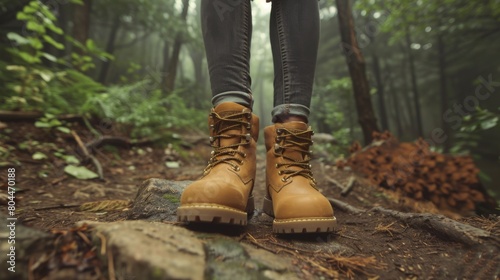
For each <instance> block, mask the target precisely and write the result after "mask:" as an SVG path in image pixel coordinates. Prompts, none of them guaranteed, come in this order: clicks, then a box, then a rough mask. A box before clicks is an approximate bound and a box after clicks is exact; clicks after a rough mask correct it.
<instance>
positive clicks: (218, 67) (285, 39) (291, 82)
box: [201, 0, 319, 122]
mask: <svg viewBox="0 0 500 280" xmlns="http://www.w3.org/2000/svg"><path fill="white" fill-rule="evenodd" d="M259 1H263V0H259ZM201 23H202V31H203V39H204V42H205V50H206V54H207V61H208V70H209V74H210V82H211V88H212V95H213V99H212V103H213V105H214V106H216V105H218V104H220V103H222V102H228V101H230V102H236V103H239V104H242V105H245V106H247V107H249V108H251V107H252V103H253V99H252V91H251V77H250V69H249V68H250V62H249V60H250V42H251V36H252V15H251V7H250V0H201ZM270 37H271V47H272V52H273V62H274V108H273V111H272V116H273V122H278V121H279V120H280V119H282V118H283V117H285V116H288V115H296V116H303V117H305V118H306V119H307V118H308V117H309V106H310V103H311V95H312V87H313V80H314V72H315V68H316V57H317V52H318V41H319V8H318V2H317V1H314V0H273V2H272V9H271V22H270Z"/></svg>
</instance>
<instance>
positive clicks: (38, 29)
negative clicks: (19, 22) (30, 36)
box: [26, 21, 45, 34]
mask: <svg viewBox="0 0 500 280" xmlns="http://www.w3.org/2000/svg"><path fill="white" fill-rule="evenodd" d="M26 29H28V30H31V31H35V32H37V33H39V34H45V27H44V26H43V25H41V24H38V23H37V22H34V21H28V24H26Z"/></svg>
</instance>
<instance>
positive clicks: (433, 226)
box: [370, 207, 500, 245]
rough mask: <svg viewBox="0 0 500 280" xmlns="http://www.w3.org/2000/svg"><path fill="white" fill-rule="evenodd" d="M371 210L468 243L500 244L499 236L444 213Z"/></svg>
mask: <svg viewBox="0 0 500 280" xmlns="http://www.w3.org/2000/svg"><path fill="white" fill-rule="evenodd" d="M370 212H375V213H382V214H384V215H387V216H390V217H393V218H396V219H398V220H400V221H401V222H405V223H407V224H408V225H410V226H412V227H414V228H418V229H425V230H427V231H429V232H431V233H434V234H436V233H437V234H439V235H441V236H444V237H447V238H450V239H452V240H454V241H458V242H461V243H464V244H468V245H476V244H481V243H483V242H484V241H492V242H493V243H496V244H497V245H500V241H499V240H498V238H497V237H495V236H492V235H491V234H490V233H489V232H487V231H485V230H482V229H479V228H476V227H473V226H471V225H467V224H463V223H460V222H458V221H455V220H453V219H450V218H447V217H445V216H442V215H436V214H427V213H403V212H399V211H395V210H390V209H386V208H383V207H374V208H372V209H371V210H370Z"/></svg>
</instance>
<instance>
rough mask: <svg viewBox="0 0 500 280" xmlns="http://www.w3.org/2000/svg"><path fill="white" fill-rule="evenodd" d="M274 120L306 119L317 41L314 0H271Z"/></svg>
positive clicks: (317, 32) (315, 5) (317, 29)
mask: <svg viewBox="0 0 500 280" xmlns="http://www.w3.org/2000/svg"><path fill="white" fill-rule="evenodd" d="M272 5H273V6H272V10H271V23H270V34H271V46H272V51H273V59H274V73H275V74H274V109H273V111H272V116H273V122H283V121H286V120H287V119H289V118H290V117H292V118H293V117H299V118H300V119H302V120H303V121H304V122H307V120H308V117H309V106H310V103H311V95H312V88H313V80H314V73H315V69H316V58H317V52H318V42H319V7H318V2H317V1H314V0H307V1H286V0H273V2H272Z"/></svg>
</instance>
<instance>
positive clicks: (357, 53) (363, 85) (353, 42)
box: [336, 0, 379, 144]
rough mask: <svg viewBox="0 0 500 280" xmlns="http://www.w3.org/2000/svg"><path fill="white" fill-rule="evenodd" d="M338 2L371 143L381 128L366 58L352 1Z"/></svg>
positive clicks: (360, 110) (361, 114)
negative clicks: (360, 44) (356, 30)
mask: <svg viewBox="0 0 500 280" xmlns="http://www.w3.org/2000/svg"><path fill="white" fill-rule="evenodd" d="M336 3H337V10H338V18H339V28H340V35H341V37H342V45H343V51H344V52H346V53H345V54H346V60H347V65H348V67H349V74H350V76H351V80H352V85H353V90H354V99H355V101H356V110H357V112H358V119H359V124H360V125H361V129H362V130H363V135H364V141H365V144H369V143H370V142H371V141H372V134H373V132H375V131H379V129H378V127H377V118H376V117H375V113H374V111H373V106H372V101H371V99H370V87H369V85H368V79H367V78H366V69H365V68H366V66H365V60H364V58H363V55H362V53H361V50H360V49H359V47H358V41H357V39H356V34H355V32H354V19H353V17H352V10H351V3H350V1H346V0H336Z"/></svg>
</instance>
